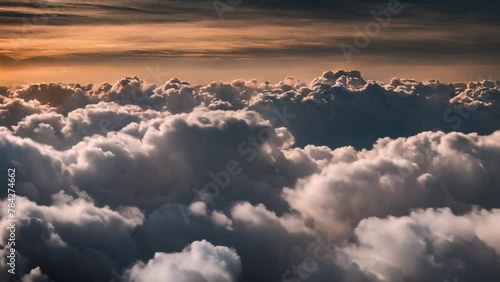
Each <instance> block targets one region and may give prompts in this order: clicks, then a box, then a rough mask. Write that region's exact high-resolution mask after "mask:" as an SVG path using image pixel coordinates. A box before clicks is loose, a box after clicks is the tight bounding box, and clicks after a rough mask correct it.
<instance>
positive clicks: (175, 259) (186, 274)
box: [127, 240, 241, 282]
mask: <svg viewBox="0 0 500 282" xmlns="http://www.w3.org/2000/svg"><path fill="white" fill-rule="evenodd" d="M240 272H241V262H240V257H239V256H238V254H237V253H236V252H235V250H233V249H230V248H227V247H223V246H214V245H212V244H210V243H209V242H207V241H205V240H203V241H197V242H193V243H191V245H189V246H188V247H186V248H185V249H184V250H183V251H182V252H180V253H174V254H165V253H157V254H155V256H154V258H153V259H151V260H150V261H148V262H147V263H146V264H144V263H142V262H139V263H137V264H135V265H134V266H133V267H132V268H131V269H130V270H128V272H127V276H128V277H129V280H128V281H130V282H146V281H147V282H155V281H157V282H160V281H179V282H196V281H200V282H201V281H206V282H235V281H237V277H238V275H239V273H240Z"/></svg>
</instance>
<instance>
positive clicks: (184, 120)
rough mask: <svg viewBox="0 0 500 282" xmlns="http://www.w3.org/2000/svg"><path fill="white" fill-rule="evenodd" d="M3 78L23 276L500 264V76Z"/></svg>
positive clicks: (431, 274)
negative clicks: (200, 81) (193, 80)
mask: <svg viewBox="0 0 500 282" xmlns="http://www.w3.org/2000/svg"><path fill="white" fill-rule="evenodd" d="M0 93H1V96H0V102H1V104H0V126H1V127H0V133H1V134H0V156H1V158H0V168H1V169H2V170H4V171H6V170H7V168H11V167H15V168H16V172H17V173H16V175H17V179H16V190H17V194H18V195H17V199H16V201H17V206H16V211H17V216H18V219H19V222H18V226H17V242H16V244H17V245H16V251H17V254H18V259H19V260H18V265H17V274H16V275H17V279H18V280H21V279H22V281H48V280H49V279H50V280H52V281H56V282H59V281H75V282H79V281H104V282H107V281H110V280H111V279H113V278H114V279H117V277H119V278H120V279H122V281H130V282H142V281H174V280H175V281H186V282H195V281H208V282H212V281H213V282H235V281H242V282H250V281H294V282H298V281H306V280H307V281H324V280H325V279H327V278H328V279H334V280H335V281H345V282H347V281H373V282H380V281H405V282H406V281H423V280H425V281H445V280H449V281H453V279H455V278H457V279H458V281H462V280H463V281H496V280H498V278H499V277H500V272H499V271H498V264H499V263H500V241H499V240H498V238H499V236H498V234H500V230H499V229H498V226H499V223H500V212H499V210H498V209H499V208H500V206H499V205H500V204H499V203H500V191H499V190H498V189H499V186H498V184H499V183H500V179H499V176H498V173H497V171H498V170H499V168H500V131H497V130H498V129H500V115H499V109H498V107H499V101H500V100H499V97H500V83H499V82H494V81H487V80H485V81H480V82H469V83H457V84H443V83H440V82H438V81H429V82H419V81H415V80H409V79H399V78H395V79H393V80H391V81H390V82H389V83H382V82H375V81H369V80H365V79H364V78H363V77H362V76H361V74H360V73H359V72H358V71H341V70H339V71H335V72H332V71H328V72H325V73H323V74H322V75H321V76H320V77H318V78H316V79H314V81H312V82H311V83H310V84H305V83H302V82H297V81H296V80H295V79H294V78H292V77H287V78H285V79H284V80H283V81H281V82H279V83H278V84H276V85H272V84H270V83H268V82H264V83H259V82H257V81H255V80H251V81H245V80H236V81H233V82H232V83H229V84H226V83H217V82H214V83H210V84H208V85H203V86H202V85H191V84H190V83H188V82H185V81H182V80H179V79H177V78H172V79H170V80H168V81H166V82H165V83H164V84H161V85H156V84H150V83H148V82H146V81H143V80H141V79H140V78H138V77H126V78H123V79H121V80H119V81H117V82H115V83H104V84H101V85H79V84H71V85H64V84H54V83H52V84H31V85H27V86H17V87H12V88H7V87H5V88H0ZM6 181H7V180H6V179H5V180H4V179H2V180H1V183H2V185H3V186H4V187H6V186H7V185H6V184H7V182H6ZM0 195H1V202H0V208H1V209H0V215H1V219H0V230H1V231H0V238H1V240H0V252H1V253H2V257H1V259H0V268H1V271H2V272H1V274H0V278H1V279H3V280H6V279H9V277H8V276H5V275H6V274H7V272H6V269H7V265H6V263H7V261H6V260H5V255H6V252H7V251H8V248H7V246H6V243H7V239H8V230H7V226H8V224H9V223H8V221H7V216H8V215H7V205H8V201H7V195H6V192H5V191H2V192H1V194H0ZM1 275H4V276H1ZM3 280H2V281H3Z"/></svg>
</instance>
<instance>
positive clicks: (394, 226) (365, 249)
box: [341, 208, 500, 281]
mask: <svg viewBox="0 0 500 282" xmlns="http://www.w3.org/2000/svg"><path fill="white" fill-rule="evenodd" d="M499 224H500V211H499V210H498V209H494V210H491V211H487V210H474V211H473V212H471V213H468V214H465V215H461V216H459V215H455V214H453V213H452V212H451V210H450V209H448V208H444V209H438V210H434V209H428V210H418V211H415V212H412V213H411V214H410V215H409V216H404V217H398V218H396V217H388V218H367V219H364V220H363V221H361V222H360V224H359V225H358V226H357V227H356V230H355V234H356V238H357V239H358V243H357V244H353V245H348V246H345V247H342V248H341V250H342V252H343V253H344V254H345V256H346V257H347V258H348V260H349V261H350V262H351V263H355V264H357V265H359V267H360V268H361V269H362V270H363V271H364V272H367V273H371V274H373V275H375V276H376V277H377V278H378V279H380V281H423V280H426V281H445V280H450V281H453V280H456V279H459V280H464V281H469V280H477V281H496V280H498V279H499V278H500V273H499V272H498V264H499V263H500V257H499V255H500V240H499V237H498V234H499V232H500V230H499V228H498V226H499ZM458 277H460V278H458Z"/></svg>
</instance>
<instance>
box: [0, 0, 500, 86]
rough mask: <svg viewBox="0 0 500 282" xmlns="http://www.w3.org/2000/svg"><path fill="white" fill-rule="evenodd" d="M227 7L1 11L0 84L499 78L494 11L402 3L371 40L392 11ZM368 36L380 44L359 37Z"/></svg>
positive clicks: (319, 5) (328, 5)
mask: <svg viewBox="0 0 500 282" xmlns="http://www.w3.org/2000/svg"><path fill="white" fill-rule="evenodd" d="M214 3H220V4H217V5H214ZM231 3H232V5H233V6H231V5H230V4H229V3H226V4H224V2H220V1H219V2H215V1H164V0H140V1H129V0H126V1H115V0H105V1H80V0H77V1H6V0H2V1H1V2H0V31H1V33H0V63H1V64H0V71H1V72H2V76H1V77H0V83H3V84H7V85H12V84H16V83H17V84H19V83H28V82H33V81H45V82H52V81H53V82H80V83H89V82H93V83H94V82H104V81H110V80H116V79H119V78H121V77H123V76H126V75H139V76H141V77H147V76H152V75H151V73H152V71H151V69H159V71H156V72H155V75H154V76H160V75H163V74H165V75H166V77H168V74H169V73H170V75H173V74H174V73H175V75H176V76H179V77H181V78H182V79H185V80H189V81H192V82H194V83H207V82H211V81H214V80H216V79H219V80H223V81H231V80H234V79H237V78H246V79H252V78H256V79H260V80H261V79H263V78H269V79H272V80H273V81H274V82H277V81H279V80H281V79H283V78H284V77H286V76H289V75H291V76H294V77H297V78H299V79H303V80H310V79H312V78H314V77H315V76H316V74H317V73H318V72H319V71H322V70H324V69H361V68H363V70H364V73H366V74H368V75H369V76H370V78H371V79H376V80H383V81H387V80H390V79H391V78H393V77H405V78H415V79H420V80H428V79H441V80H442V81H448V82H456V81H462V80H478V79H479V78H481V77H488V76H495V77H497V76H498V74H499V70H498V65H497V62H498V59H499V51H498V50H500V48H499V47H500V42H499V40H500V39H499V37H498V23H499V20H498V18H497V16H496V13H495V11H498V9H497V8H498V4H495V1H474V2H468V1H407V2H402V3H401V5H400V8H397V9H395V11H396V10H397V11H396V12H395V13H392V12H390V11H389V15H390V22H388V24H385V22H383V24H382V25H380V24H379V26H378V28H377V27H376V26H375V27H373V23H377V22H376V19H375V18H374V16H373V15H372V14H373V13H375V14H379V15H381V14H384V11H385V12H387V11H388V8H387V6H388V4H387V3H388V2H383V1H356V0H353V1H325V0H323V1H246V0H241V1H233V2H231ZM398 7H399V6H398ZM370 25H371V26H372V28H373V31H374V32H376V33H373V34H370V33H369V35H368V37H366V33H365V35H362V34H363V32H366V27H367V26H370ZM359 31H361V32H362V33H360V32H359ZM362 36H365V37H364V38H365V39H366V38H368V39H367V40H368V42H367V43H366V44H365V42H366V41H363V40H364V39H360V38H362ZM356 39H359V40H358V41H356ZM356 42H358V43H360V46H361V48H357V46H356ZM342 46H344V47H342ZM345 46H351V47H352V48H350V47H345ZM354 48H356V50H355V51H353V52H354V53H352V54H350V55H346V50H354ZM347 52H350V51H347ZM33 68H36V69H37V71H36V72H33V71H31V70H32V69H33ZM193 69H196V70H197V71H193ZM209 69H210V70H213V71H212V72H209V73H208V74H207V72H205V70H209ZM201 72H203V73H204V75H200V73H201ZM215 73H216V74H217V75H215ZM210 74H212V75H210Z"/></svg>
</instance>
